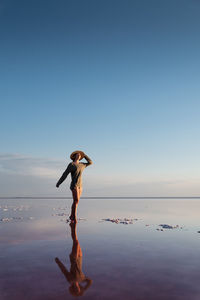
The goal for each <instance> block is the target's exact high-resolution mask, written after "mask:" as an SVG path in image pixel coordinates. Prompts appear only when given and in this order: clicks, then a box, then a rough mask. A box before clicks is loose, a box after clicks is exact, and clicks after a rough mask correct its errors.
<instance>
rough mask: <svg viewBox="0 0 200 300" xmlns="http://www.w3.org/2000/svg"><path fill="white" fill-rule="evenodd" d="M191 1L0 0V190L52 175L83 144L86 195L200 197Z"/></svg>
mask: <svg viewBox="0 0 200 300" xmlns="http://www.w3.org/2000/svg"><path fill="white" fill-rule="evenodd" d="M199 16H200V2H199V1H198V0H168V1H164V0H163V1H162V0H137V1H135V0H120V1H119V0H98V1H97V0H84V1H83V0H76V1H72V0H71V1H68V0H59V1H55V0H54V1H52V0H42V1H41V0H40V1H38V0H34V1H21V0H19V1H14V0H2V1H1V3H0V99H1V108H0V127H1V131H0V140H1V148H0V152H1V154H0V179H1V180H0V182H1V184H0V189H1V195H2V196H8V195H12V196H13V195H52V196H54V195H57V196H63V195H71V192H70V190H69V188H68V186H69V184H70V177H69V178H68V179H67V180H66V182H65V183H63V185H62V186H61V188H60V189H59V190H58V189H55V183H56V181H57V180H58V178H59V177H60V175H61V174H62V172H63V171H64V170H65V168H66V166H67V165H68V163H69V162H70V159H69V155H70V153H71V152H72V151H74V150H76V149H80V150H83V151H85V153H86V154H87V155H88V156H89V157H91V158H92V160H93V161H94V164H93V165H92V166H91V167H89V168H88V169H86V170H85V172H84V174H83V184H84V185H83V195H85V196H87V195H89V196H123V195H124V196H197V195H200V185H199V180H200V171H199V163H200V159H199V153H200V136H199V135H200V134H199V133H200V120H199V119H200V118H199V116H200V97H199V96H200V85H199V82H200V55H199V53H200V17H199Z"/></svg>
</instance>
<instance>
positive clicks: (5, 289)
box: [0, 199, 200, 300]
mask: <svg viewBox="0 0 200 300" xmlns="http://www.w3.org/2000/svg"><path fill="white" fill-rule="evenodd" d="M71 201H72V200H69V199H67V200H47V199H45V200H41V199H32V200H30V199H27V200H25V199H15V200H13V199H12V200H11V199H10V200H9V199H6V200H0V206H1V207H0V242H1V251H0V260H1V269H0V288H1V289H0V290H1V292H0V293H1V294H0V298H1V299H2V300H10V299H12V300H15V299H22V300H23V299H29V300H32V299H52V300H53V299H61V300H62V299H74V298H75V296H73V295H72V294H71V292H70V290H69V287H70V286H71V285H72V281H70V280H69V278H68V279H67V277H66V276H65V275H66V274H65V272H64V273H63V272H62V270H61V269H60V267H59V265H58V264H57V263H56V261H55V258H58V259H59V261H60V262H62V263H63V265H64V267H65V271H66V272H67V271H69V273H70V258H69V255H70V253H71V252H72V245H73V241H74V245H75V243H76V245H78V247H80V248H81V249H82V254H83V256H82V272H83V273H84V274H85V276H86V277H87V278H88V281H89V282H90V284H89V286H88V288H87V289H85V290H84V289H83V288H82V296H81V297H82V298H83V299H135V300H146V299H154V300H157V299H158V300H162V299H163V300H165V299H166V300H168V299H170V300H173V299H181V300H185V299H187V300H197V299H198V300H199V299H200V284H199V278H200V260H199V246H200V233H198V231H200V224H199V211H200V200H194V199H184V200H183V199H160V200H159V199H129V200H127V199H121V200H119V199H98V200H95V199H90V200H88V199H87V200H86V199H81V200H80V203H79V207H78V217H79V218H80V220H79V221H78V223H77V225H76V228H72V227H70V225H69V223H66V219H67V217H68V215H69V213H70V207H71ZM117 218H120V219H124V218H126V219H133V221H132V223H133V224H123V223H118V224H116V223H113V222H111V221H109V220H108V221H105V220H103V219H117ZM125 223H126V222H125ZM130 223H131V222H130ZM160 224H167V225H171V226H173V227H174V226H176V225H178V226H177V227H176V228H174V229H165V228H164V229H163V228H162V227H161V226H159V225H160ZM75 229H76V232H77V240H78V242H77V240H76V239H74V240H73V239H72V237H73V238H74V236H73V234H72V233H73V232H72V231H73V230H75ZM71 234H72V236H71ZM70 274H71V273H70ZM81 285H82V286H83V287H84V286H86V285H87V283H85V282H84V283H81ZM79 290H80V289H79ZM79 290H78V291H79Z"/></svg>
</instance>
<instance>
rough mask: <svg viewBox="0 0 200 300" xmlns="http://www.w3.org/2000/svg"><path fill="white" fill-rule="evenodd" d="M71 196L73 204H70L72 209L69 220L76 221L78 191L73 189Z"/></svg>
mask: <svg viewBox="0 0 200 300" xmlns="http://www.w3.org/2000/svg"><path fill="white" fill-rule="evenodd" d="M72 196H73V203H72V208H71V216H70V219H71V220H75V219H76V211H77V205H78V202H79V199H80V197H79V189H78V188H75V189H73V190H72Z"/></svg>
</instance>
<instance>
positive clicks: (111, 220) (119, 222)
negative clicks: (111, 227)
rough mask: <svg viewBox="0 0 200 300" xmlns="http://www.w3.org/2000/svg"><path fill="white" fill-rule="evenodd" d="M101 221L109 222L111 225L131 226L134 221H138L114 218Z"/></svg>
mask: <svg viewBox="0 0 200 300" xmlns="http://www.w3.org/2000/svg"><path fill="white" fill-rule="evenodd" d="M102 220H103V221H107V222H111V223H115V224H125V225H128V224H133V222H134V221H138V219H136V218H135V219H128V218H124V219H120V218H116V219H110V218H107V219H102Z"/></svg>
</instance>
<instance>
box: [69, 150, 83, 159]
mask: <svg viewBox="0 0 200 300" xmlns="http://www.w3.org/2000/svg"><path fill="white" fill-rule="evenodd" d="M76 153H80V155H81V158H80V159H79V160H81V159H83V157H84V155H85V153H84V152H83V151H81V150H76V151H74V152H72V153H71V155H70V158H71V159H72V160H73V159H74V156H75V154H76Z"/></svg>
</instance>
